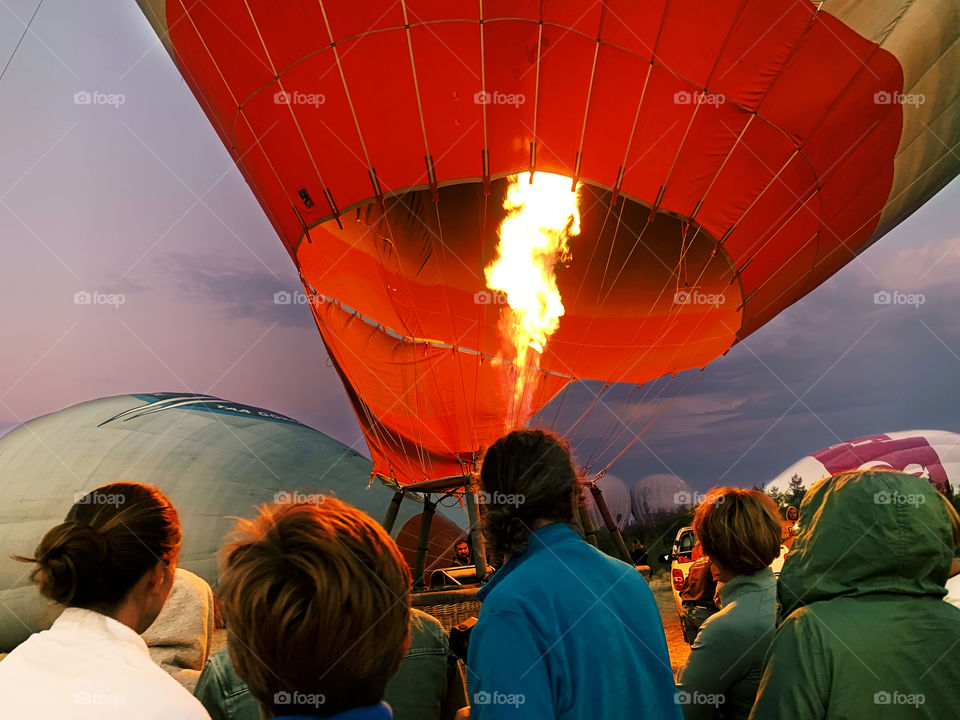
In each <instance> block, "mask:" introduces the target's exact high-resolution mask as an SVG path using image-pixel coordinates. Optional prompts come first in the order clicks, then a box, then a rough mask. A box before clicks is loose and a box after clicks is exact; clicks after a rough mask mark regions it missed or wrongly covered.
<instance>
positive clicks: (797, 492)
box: [783, 473, 807, 508]
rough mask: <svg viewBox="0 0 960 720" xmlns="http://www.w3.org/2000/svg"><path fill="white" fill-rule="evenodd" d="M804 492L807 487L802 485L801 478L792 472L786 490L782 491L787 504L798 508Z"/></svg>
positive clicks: (805, 492)
mask: <svg viewBox="0 0 960 720" xmlns="http://www.w3.org/2000/svg"><path fill="white" fill-rule="evenodd" d="M806 494H807V489H806V488H805V487H804V486H803V478H802V477H800V476H799V475H797V474H796V473H794V474H793V477H791V478H790V484H789V485H788V486H787V492H786V493H784V498H783V499H784V501H785V502H786V504H787V505H792V506H793V507H795V508H799V507H800V503H801V502H803V496H804V495H806Z"/></svg>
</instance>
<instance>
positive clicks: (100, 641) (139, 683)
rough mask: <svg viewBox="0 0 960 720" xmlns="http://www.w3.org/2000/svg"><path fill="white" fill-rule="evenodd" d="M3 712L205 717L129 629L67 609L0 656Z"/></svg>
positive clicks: (59, 716)
mask: <svg viewBox="0 0 960 720" xmlns="http://www.w3.org/2000/svg"><path fill="white" fill-rule="evenodd" d="M0 717H4V718H21V717H22V718H42V719H44V720H46V719H48V718H49V720H63V719H66V718H69V719H70V720H101V719H103V718H112V719H117V720H118V719H119V718H123V719H124V720H152V719H153V718H156V719H157V720H160V719H161V718H162V720H173V719H176V720H209V717H210V716H209V715H207V712H206V710H204V709H203V706H202V705H201V704H200V703H199V702H198V701H197V699H196V698H194V697H193V696H192V695H190V693H189V692H187V691H186V690H184V688H183V687H181V685H180V684H179V683H178V682H177V681H176V680H174V679H173V678H172V677H170V676H169V675H168V674H167V673H166V672H164V671H163V670H162V669H161V668H160V667H159V666H158V665H156V664H155V663H154V662H153V661H152V660H151V659H150V654H149V652H148V651H147V645H146V643H144V641H143V639H142V638H141V637H140V636H139V635H137V634H136V633H135V632H134V631H133V630H132V629H130V628H129V627H127V626H126V625H124V624H123V623H120V622H117V621H116V620H114V619H113V618H109V617H107V616H106V615H101V614H100V613H96V612H93V611H91V610H81V609H79V608H67V609H66V610H64V611H63V613H62V614H61V615H60V617H59V618H57V620H56V622H54V623H53V626H52V627H51V628H50V629H49V630H44V631H43V632H39V633H36V634H34V635H31V636H30V637H29V638H28V639H27V640H26V641H25V642H23V643H22V644H20V645H19V646H17V647H16V648H15V649H14V650H13V652H11V653H10V654H9V655H8V656H7V657H6V658H4V659H3V660H2V661H0Z"/></svg>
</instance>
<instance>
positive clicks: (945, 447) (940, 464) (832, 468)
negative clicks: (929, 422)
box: [766, 430, 960, 495]
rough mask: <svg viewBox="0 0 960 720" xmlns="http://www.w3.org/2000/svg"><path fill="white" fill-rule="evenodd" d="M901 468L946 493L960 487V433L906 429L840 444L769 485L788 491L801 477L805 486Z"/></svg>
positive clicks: (798, 464) (800, 462)
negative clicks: (840, 476) (858, 472)
mask: <svg viewBox="0 0 960 720" xmlns="http://www.w3.org/2000/svg"><path fill="white" fill-rule="evenodd" d="M870 468H876V469H883V468H888V469H891V470H900V471H902V472H905V473H909V474H911V475H917V476H918V477H922V478H926V479H927V480H929V481H930V482H931V483H932V484H933V486H934V487H936V488H937V490H939V491H940V492H942V493H946V494H948V495H949V494H950V493H951V490H952V488H953V487H956V486H960V435H958V434H957V433H952V432H947V431H945V430H904V431H902V432H891V433H885V434H881V435H869V436H867V437H862V438H857V439H856V440H850V441H849V442H842V443H837V444H836V445H831V446H830V447H828V448H824V449H823V450H819V451H817V452H815V453H813V454H811V455H807V456H805V457H803V458H800V459H799V460H798V461H797V462H795V463H794V464H793V465H791V466H790V467H788V468H787V469H786V470H784V471H783V472H782V473H780V474H779V475H777V477H775V478H774V479H773V480H771V481H770V482H769V483H767V485H766V489H767V490H780V491H785V490H787V486H788V485H789V484H790V480H791V478H793V477H794V476H798V477H799V478H800V479H801V481H802V482H801V484H802V486H803V487H810V485H812V484H813V483H815V482H816V481H817V480H820V479H821V478H825V477H829V476H831V475H835V474H837V473H839V472H843V471H845V470H861V469H862V470H866V469H870Z"/></svg>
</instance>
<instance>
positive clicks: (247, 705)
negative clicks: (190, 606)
mask: <svg viewBox="0 0 960 720" xmlns="http://www.w3.org/2000/svg"><path fill="white" fill-rule="evenodd" d="M194 694H195V695H196V696H197V699H198V700H199V701H200V702H201V703H202V704H203V707H204V708H206V710H207V712H208V713H210V717H211V718H212V720H260V705H259V703H257V700H256V698H254V697H253V695H252V694H251V693H250V689H249V688H248V687H247V686H246V684H245V683H244V682H243V680H241V679H240V678H239V677H238V676H237V673H236V671H235V670H234V669H233V663H232V662H231V661H230V654H229V651H228V648H222V649H221V650H219V651H218V652H216V653H214V654H213V655H212V656H211V658H210V659H209V660H208V661H207V664H206V665H205V666H204V668H203V672H201V673H200V679H199V680H197V687H196V690H195V691H194ZM383 699H384V701H385V702H386V703H387V704H388V705H389V706H390V708H391V709H392V710H393V716H394V718H395V720H450V719H451V718H453V717H454V715H455V713H456V711H457V710H459V709H460V708H462V707H464V706H465V705H466V704H467V696H466V688H465V687H464V682H463V676H462V674H461V671H460V664H459V663H458V662H457V660H456V658H455V657H452V656H451V653H450V647H449V645H448V639H447V633H446V631H445V630H444V629H443V626H442V625H441V624H440V621H439V620H437V619H436V618H434V617H433V616H432V615H428V614H427V613H425V612H423V611H422V610H417V609H416V608H410V647H409V648H407V651H406V652H405V653H404V654H403V658H402V659H401V660H400V669H399V670H398V671H397V674H396V675H394V676H393V677H392V678H390V680H389V681H388V682H387V687H386V688H385V689H384V691H383Z"/></svg>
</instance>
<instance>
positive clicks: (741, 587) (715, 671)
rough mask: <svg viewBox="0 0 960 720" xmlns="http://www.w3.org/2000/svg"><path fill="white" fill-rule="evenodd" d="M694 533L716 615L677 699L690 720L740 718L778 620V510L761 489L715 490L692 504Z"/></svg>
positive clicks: (697, 643)
mask: <svg viewBox="0 0 960 720" xmlns="http://www.w3.org/2000/svg"><path fill="white" fill-rule="evenodd" d="M693 531H694V533H696V535H697V537H698V538H699V540H700V544H701V545H702V547H703V552H704V555H705V557H706V558H709V560H710V562H712V563H713V566H714V567H715V568H716V579H717V580H718V581H719V582H720V583H722V584H721V585H720V589H719V594H720V610H719V611H718V612H717V613H716V614H714V615H711V616H710V617H709V618H708V619H707V620H706V621H705V622H704V623H703V625H702V626H701V627H700V632H699V633H698V634H697V636H696V639H695V640H694V642H693V645H692V646H691V647H690V656H689V657H688V658H687V662H686V663H685V664H684V665H683V667H681V668H680V670H679V671H678V673H677V697H678V701H679V702H680V703H681V704H682V705H683V714H684V717H685V718H686V719H687V720H691V719H692V718H696V719H699V718H713V717H723V718H725V719H733V720H745V719H746V718H747V717H748V716H749V714H750V708H751V707H752V706H753V701H754V699H755V697H756V694H757V687H758V686H759V684H760V675H761V671H762V666H763V657H764V654H765V653H766V651H767V648H768V647H769V646H770V641H771V639H772V638H773V631H774V624H775V622H776V614H777V591H776V587H777V581H776V579H775V578H774V576H773V570H771V569H770V567H769V566H770V563H772V562H773V561H774V559H775V558H776V557H777V555H779V554H780V513H779V511H778V510H777V505H776V503H775V502H774V501H773V500H772V499H771V498H770V497H769V496H768V495H766V494H765V493H763V492H761V491H759V490H743V489H741V488H727V487H724V488H715V489H713V490H711V491H710V492H709V493H707V495H706V497H705V498H704V500H703V502H701V503H700V505H699V506H698V507H697V511H696V513H695V514H694V517H693Z"/></svg>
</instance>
